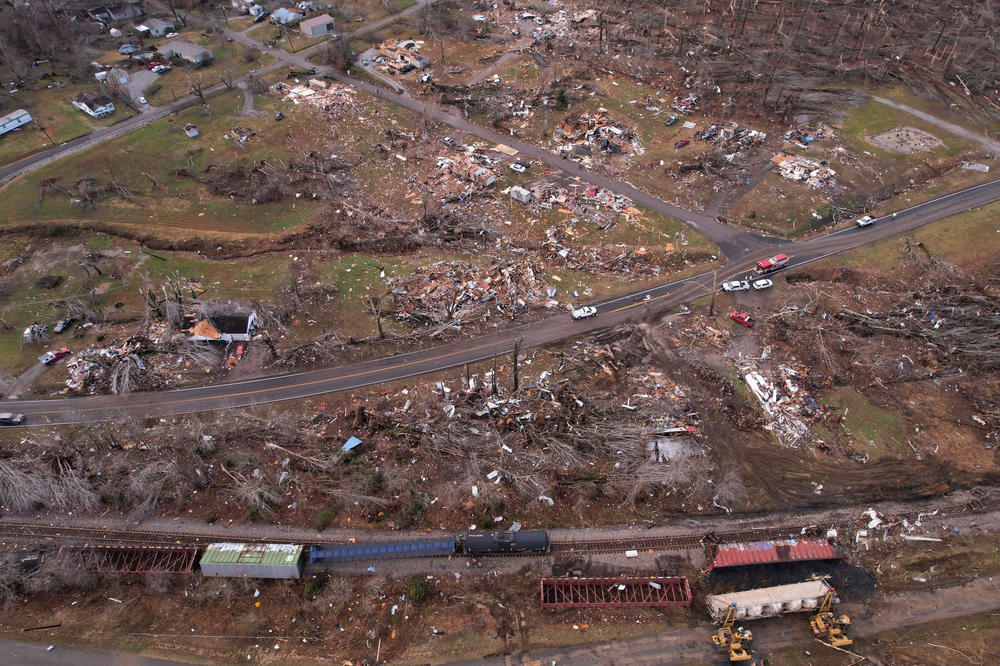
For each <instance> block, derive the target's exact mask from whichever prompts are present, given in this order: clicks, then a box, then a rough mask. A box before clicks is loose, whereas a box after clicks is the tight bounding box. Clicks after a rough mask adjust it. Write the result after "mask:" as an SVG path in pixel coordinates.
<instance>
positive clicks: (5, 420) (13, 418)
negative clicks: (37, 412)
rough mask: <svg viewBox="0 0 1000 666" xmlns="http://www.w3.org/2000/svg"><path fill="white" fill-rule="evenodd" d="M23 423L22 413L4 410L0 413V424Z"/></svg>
mask: <svg viewBox="0 0 1000 666" xmlns="http://www.w3.org/2000/svg"><path fill="white" fill-rule="evenodd" d="M22 423H24V414H14V413H13V412H4V413H2V414H0V425H21V424H22Z"/></svg>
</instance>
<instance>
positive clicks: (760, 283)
mask: <svg viewBox="0 0 1000 666" xmlns="http://www.w3.org/2000/svg"><path fill="white" fill-rule="evenodd" d="M752 286H753V288H754V289H756V290H757V291H760V290H761V289H770V288H771V287H773V286H774V283H773V282H771V281H770V280H754V281H753V285H752Z"/></svg>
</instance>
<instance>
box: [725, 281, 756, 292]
mask: <svg viewBox="0 0 1000 666" xmlns="http://www.w3.org/2000/svg"><path fill="white" fill-rule="evenodd" d="M749 288H750V283H749V282H747V281H746V280H732V281H730V282H723V283H722V291H746V290H747V289H749Z"/></svg>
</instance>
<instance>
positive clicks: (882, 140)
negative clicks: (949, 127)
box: [868, 126, 943, 155]
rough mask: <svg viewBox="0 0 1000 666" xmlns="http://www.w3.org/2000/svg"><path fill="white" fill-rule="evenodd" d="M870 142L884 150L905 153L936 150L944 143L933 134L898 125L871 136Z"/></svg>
mask: <svg viewBox="0 0 1000 666" xmlns="http://www.w3.org/2000/svg"><path fill="white" fill-rule="evenodd" d="M868 142H869V143H871V144H872V145H873V146H878V147H879V148H882V149H883V150H891V151H892V152H894V153H903V154H904V155H910V154H913V153H922V152H926V151H929V150H934V149H935V148H937V147H938V146H940V145H943V144H942V143H941V140H940V139H939V138H937V137H936V136H934V135H933V134H930V133H929V132H925V131H923V130H919V129H917V128H916V127H907V126H902V127H896V128H894V129H891V130H888V131H886V132H881V133H879V134H876V135H874V136H870V137H868Z"/></svg>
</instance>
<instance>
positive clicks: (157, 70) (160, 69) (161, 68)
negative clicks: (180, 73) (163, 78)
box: [152, 65, 171, 74]
mask: <svg viewBox="0 0 1000 666" xmlns="http://www.w3.org/2000/svg"><path fill="white" fill-rule="evenodd" d="M170 70H171V67H170V65H157V66H156V67H154V68H153V70H152V71H153V73H154V74H166V73H167V72H169V71H170Z"/></svg>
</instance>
